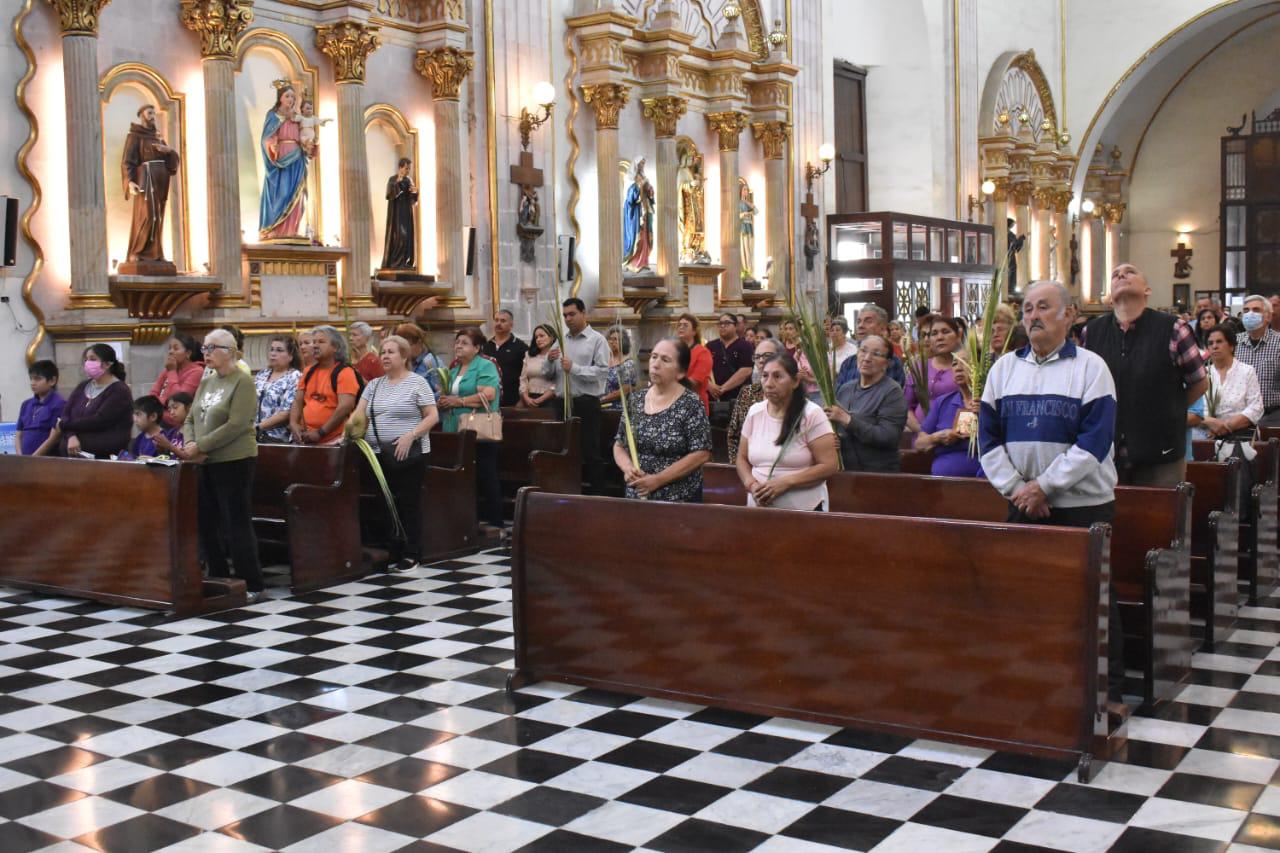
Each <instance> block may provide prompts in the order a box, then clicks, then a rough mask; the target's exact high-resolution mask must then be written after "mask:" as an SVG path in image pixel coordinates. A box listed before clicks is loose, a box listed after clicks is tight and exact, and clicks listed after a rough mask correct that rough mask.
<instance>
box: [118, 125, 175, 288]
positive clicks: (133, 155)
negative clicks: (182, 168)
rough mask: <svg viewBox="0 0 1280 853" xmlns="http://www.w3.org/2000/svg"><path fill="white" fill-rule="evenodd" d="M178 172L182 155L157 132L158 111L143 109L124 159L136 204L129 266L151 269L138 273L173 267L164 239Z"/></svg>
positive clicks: (126, 182)
mask: <svg viewBox="0 0 1280 853" xmlns="http://www.w3.org/2000/svg"><path fill="white" fill-rule="evenodd" d="M177 171H178V152H177V151H174V150H173V149H172V148H170V147H169V146H168V145H167V144H165V141H164V139H163V138H162V137H161V136H160V133H159V131H157V130H156V108H155V107H153V106H151V105H150V104H148V105H146V106H144V107H141V108H140V109H139V110H138V121H136V122H134V123H133V124H131V125H129V135H128V137H126V138H125V141H124V153H123V154H122V156H121V158H120V172H121V178H122V179H123V183H124V194H125V198H128V199H132V201H133V221H132V222H131V223H130V225H129V254H128V256H127V257H128V260H127V263H128V264H129V265H130V267H133V266H139V267H147V269H141V268H140V269H138V270H136V271H137V272H143V273H147V272H160V271H161V270H159V269H153V268H154V267H161V266H163V267H166V268H169V267H172V266H173V265H172V264H170V263H169V262H168V261H166V260H165V257H164V246H163V245H162V244H161V238H162V237H163V235H164V210H165V207H166V206H167V205H168V203H169V178H170V176H172V175H174V174H176V173H177ZM121 271H122V272H124V271H125V270H123V269H122V270H121ZM166 271H169V272H171V270H166Z"/></svg>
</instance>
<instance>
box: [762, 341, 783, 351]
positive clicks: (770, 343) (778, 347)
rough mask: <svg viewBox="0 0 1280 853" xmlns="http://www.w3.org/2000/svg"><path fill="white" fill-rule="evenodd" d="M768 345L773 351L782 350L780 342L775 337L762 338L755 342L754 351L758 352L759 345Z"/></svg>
mask: <svg viewBox="0 0 1280 853" xmlns="http://www.w3.org/2000/svg"><path fill="white" fill-rule="evenodd" d="M762 346H768V347H769V349H770V350H772V351H773V352H775V353H780V352H782V344H781V343H779V342H778V340H777V339H776V338H764V339H763V340H760V341H757V342H756V352H760V347H762Z"/></svg>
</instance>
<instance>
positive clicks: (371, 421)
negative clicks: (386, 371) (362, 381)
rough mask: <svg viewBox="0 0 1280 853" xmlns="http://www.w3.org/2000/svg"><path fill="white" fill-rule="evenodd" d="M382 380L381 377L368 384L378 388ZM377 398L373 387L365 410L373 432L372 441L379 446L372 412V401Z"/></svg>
mask: <svg viewBox="0 0 1280 853" xmlns="http://www.w3.org/2000/svg"><path fill="white" fill-rule="evenodd" d="M382 379H383V377H381V376H379V377H378V378H377V379H375V380H373V381H372V382H370V383H369V384H370V385H371V386H380V385H381V381H382ZM377 397H378V389H377V388H376V387H375V388H373V393H372V394H370V395H369V405H368V407H367V408H368V409H369V427H370V428H371V429H372V430H373V440H374V442H375V443H377V444H378V445H381V444H382V439H381V438H379V437H378V418H377V416H376V415H375V414H374V412H373V401H374V400H375V399H377Z"/></svg>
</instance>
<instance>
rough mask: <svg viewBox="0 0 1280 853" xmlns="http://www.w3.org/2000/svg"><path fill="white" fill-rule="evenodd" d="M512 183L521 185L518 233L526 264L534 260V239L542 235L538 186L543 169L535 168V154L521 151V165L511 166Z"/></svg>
mask: <svg viewBox="0 0 1280 853" xmlns="http://www.w3.org/2000/svg"><path fill="white" fill-rule="evenodd" d="M511 183H513V184H515V185H516V186H518V187H520V202H519V205H518V206H517V208H516V234H517V236H519V237H520V260H522V261H524V262H525V263H526V264H531V263H533V261H534V254H533V247H534V241H535V240H537V239H538V238H539V237H541V236H542V227H541V223H542V206H541V204H540V203H539V202H538V187H540V186H542V170H541V169H537V168H534V165H533V154H532V153H530V152H529V151H521V152H520V163H519V165H516V166H512V167H511Z"/></svg>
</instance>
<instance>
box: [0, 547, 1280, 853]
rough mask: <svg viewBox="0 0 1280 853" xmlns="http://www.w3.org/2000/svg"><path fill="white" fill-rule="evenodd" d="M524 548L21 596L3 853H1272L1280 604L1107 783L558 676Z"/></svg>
mask: <svg viewBox="0 0 1280 853" xmlns="http://www.w3.org/2000/svg"><path fill="white" fill-rule="evenodd" d="M506 560H507V553H506V552H505V551H501V550H496V551H488V552H484V553H480V554H476V555H474V556H471V557H468V558H464V559H460V560H453V561H449V562H445V563H439V564H436V565H433V566H431V567H428V568H421V569H418V570H416V571H413V572H410V573H407V574H405V575H381V576H374V577H371V578H368V579H366V580H363V581H360V582H357V583H348V584H343V585H342V586H337V587H333V588H330V589H326V590H323V591H320V592H314V593H309V594H306V595H300V596H289V595H288V594H287V591H285V590H283V589H277V590H276V591H275V592H273V597H271V598H270V599H269V600H264V601H263V602H261V603H259V604H258V605H256V606H253V607H248V608H244V609H241V610H235V611H230V612H227V613H220V614H215V615H211V616H206V617H203V618H198V619H187V620H181V621H166V620H165V619H164V618H163V617H161V616H158V615H156V614H152V613H148V612H144V611H140V610H134V609H129V608H113V607H109V606H103V605H99V604H92V603H86V602H82V601H75V600H71V599H64V598H51V597H48V596H40V595H31V594H25V593H19V592H15V591H12V590H0V853H22V851H27V850H38V849H50V850H59V851H62V850H84V849H95V850H108V851H128V853H140V851H150V850H160V849H164V850H190V851H248V850H263V849H268V850H287V851H311V850H315V851H324V853H334V851H348V850H349V851H360V853H378V851H395V850H405V851H434V850H455V849H456V850H471V851H509V850H528V851H534V850H547V851H596V850H602V851H603V850H627V849H633V848H640V849H645V850H655V851H704V850H705V851H716V853H721V851H733V850H751V849H759V850H767V851H792V850H794V851H806V850H814V851H816V850H875V851H928V852H929V853H933V851H948V852H950V851H988V850H995V851H1007V853H1013V851H1031V850H1043V849H1053V850H1072V851H1087V850H1106V849H1110V850H1120V851H1143V852H1144V853H1147V851H1159V853H1177V851H1221V850H1233V851H1247V850H1262V849H1280V650H1277V648H1276V643H1277V640H1280V601H1276V600H1271V601H1268V602H1265V604H1266V605H1267V606H1265V607H1258V608H1250V609H1247V610H1246V611H1245V613H1244V618H1242V619H1241V622H1240V627H1239V630H1237V631H1236V632H1235V634H1234V635H1233V636H1232V637H1230V638H1229V642H1227V643H1225V644H1223V647H1222V648H1220V649H1219V651H1218V653H1216V654H1212V655H1198V656H1197V657H1196V659H1195V672H1194V675H1193V677H1192V683H1191V684H1189V685H1188V686H1187V687H1186V688H1185V689H1184V690H1183V691H1182V693H1181V695H1180V697H1179V701H1176V702H1172V703H1169V704H1168V705H1167V707H1165V708H1164V709H1163V710H1162V711H1161V712H1160V713H1159V714H1158V715H1155V716H1149V717H1137V718H1133V719H1132V720H1131V721H1130V722H1129V723H1128V727H1129V732H1128V733H1129V738H1130V740H1129V744H1128V747H1127V750H1126V752H1125V754H1124V755H1123V756H1122V758H1123V761H1122V762H1113V763H1111V764H1109V765H1108V766H1106V767H1105V768H1104V769H1103V770H1102V772H1101V773H1100V774H1099V776H1098V777H1097V779H1096V780H1095V781H1094V782H1093V784H1091V785H1088V786H1082V785H1077V784H1075V783H1074V782H1073V781H1072V780H1073V779H1074V774H1073V768H1072V767H1070V766H1067V765H1065V764H1058V763H1053V762H1048V761H1042V760H1035V759H1028V758H1024V757H1019V756H1014V755H1008V754H1002V753H993V752H990V751H987V750H981V749H972V748H963V747H956V746H950V745H947V744H942V743H935V742H929V741H920V740H916V741H912V740H908V739H904V738H898V737H892V736H886V735H880V734H869V733H865V732H858V731H852V730H847V729H839V728H835V727H831V726H820V725H814V724H811V723H801V722H795V721H790V720H785V719H769V718H765V717H758V716H752V715H747V714H741V713H735V712H728V711H722V710H717V709H712V708H703V707H698V706H692V705H685V704H678V703H674V702H668V701H656V700H652V699H643V698H639V697H635V696H624V695H619V694H614V693H606V692H602V691H598V690H582V689H577V688H574V687H570V686H566V685H561V684H553V683H544V684H538V685H533V686H531V687H530V688H528V689H525V690H523V691H521V692H520V693H518V694H515V695H507V694H506V693H505V692H504V690H503V685H504V681H505V679H506V676H507V672H508V669H509V666H510V663H511V654H512V652H511V650H512V637H511V606H510V593H509V587H508V574H507V566H506Z"/></svg>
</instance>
